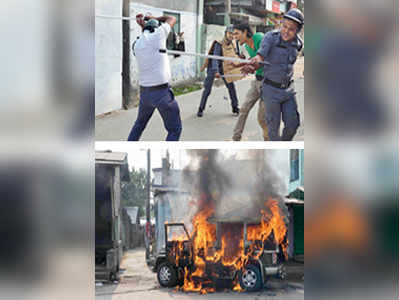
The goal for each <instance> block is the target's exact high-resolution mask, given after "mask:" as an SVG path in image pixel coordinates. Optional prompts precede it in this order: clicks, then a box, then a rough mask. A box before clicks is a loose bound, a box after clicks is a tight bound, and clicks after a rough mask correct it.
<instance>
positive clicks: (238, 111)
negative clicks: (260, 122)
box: [233, 107, 240, 116]
mask: <svg viewBox="0 0 399 300" xmlns="http://www.w3.org/2000/svg"><path fill="white" fill-rule="evenodd" d="M239 113H240V109H239V108H238V107H233V114H234V115H235V116H238V115H239Z"/></svg>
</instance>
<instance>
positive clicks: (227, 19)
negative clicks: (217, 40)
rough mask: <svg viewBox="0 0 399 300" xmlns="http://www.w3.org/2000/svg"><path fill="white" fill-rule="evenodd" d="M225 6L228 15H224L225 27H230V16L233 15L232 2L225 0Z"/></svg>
mask: <svg viewBox="0 0 399 300" xmlns="http://www.w3.org/2000/svg"><path fill="white" fill-rule="evenodd" d="M224 6H225V8H226V14H225V15H224V25H225V26H228V25H230V14H231V0H225V1H224Z"/></svg>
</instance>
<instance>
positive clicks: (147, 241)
mask: <svg viewBox="0 0 399 300" xmlns="http://www.w3.org/2000/svg"><path fill="white" fill-rule="evenodd" d="M150 187H151V150H150V149H147V198H146V202H145V218H146V223H145V238H144V241H145V258H146V261H147V262H148V259H149V256H150V241H151V210H150V197H151V189H150Z"/></svg>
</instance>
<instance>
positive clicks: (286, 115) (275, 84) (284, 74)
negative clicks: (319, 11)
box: [243, 9, 304, 141]
mask: <svg viewBox="0 0 399 300" xmlns="http://www.w3.org/2000/svg"><path fill="white" fill-rule="evenodd" d="M303 25H304V16H303V14H302V12H301V11H300V10H298V9H291V10H289V11H288V12H287V13H286V14H285V15H284V19H283V23H282V26H281V28H280V29H279V30H273V31H270V32H268V33H267V34H266V35H265V37H264V38H263V40H262V44H261V47H260V49H259V51H258V54H257V55H256V56H255V57H254V58H252V59H251V63H250V64H249V65H247V66H245V67H244V68H243V71H244V72H245V73H247V72H251V73H252V72H254V70H256V69H258V68H259V67H260V65H259V62H260V61H267V62H269V63H270V65H266V66H264V79H263V85H262V100H263V101H264V102H265V108H266V122H267V127H268V132H269V138H270V140H271V141H281V140H282V141H291V140H292V139H293V138H294V136H295V134H296V132H297V129H298V127H299V122H300V121H299V113H298V106H297V101H296V96H295V95H296V92H295V90H294V87H293V80H292V77H293V73H294V72H293V67H294V63H295V62H296V59H297V56H298V53H299V51H300V50H301V49H302V47H303V41H302V40H301V39H300V37H299V36H298V33H299V32H300V31H301V29H302V27H303ZM281 119H282V120H283V122H284V129H283V133H282V135H280V123H281Z"/></svg>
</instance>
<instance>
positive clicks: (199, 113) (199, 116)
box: [197, 109, 203, 118]
mask: <svg viewBox="0 0 399 300" xmlns="http://www.w3.org/2000/svg"><path fill="white" fill-rule="evenodd" d="M202 116H203V112H202V110H201V109H199V110H198V112H197V117H198V118H201V117H202Z"/></svg>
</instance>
